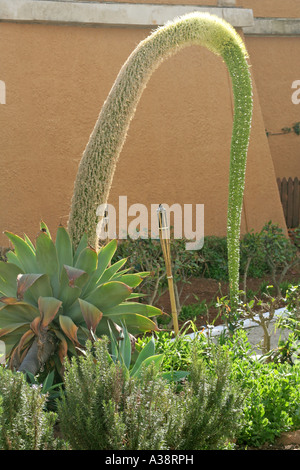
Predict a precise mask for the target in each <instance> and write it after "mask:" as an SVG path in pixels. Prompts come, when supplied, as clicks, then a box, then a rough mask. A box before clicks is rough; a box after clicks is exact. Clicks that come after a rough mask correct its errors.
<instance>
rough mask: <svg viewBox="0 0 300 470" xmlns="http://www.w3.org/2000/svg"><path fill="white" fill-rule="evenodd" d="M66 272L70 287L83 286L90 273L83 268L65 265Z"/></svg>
mask: <svg viewBox="0 0 300 470" xmlns="http://www.w3.org/2000/svg"><path fill="white" fill-rule="evenodd" d="M64 271H65V272H66V274H67V277H68V285H69V287H80V288H82V287H83V286H84V284H85V283H86V282H87V280H88V277H89V275H88V273H86V272H85V271H83V270H82V269H77V268H73V267H72V266H67V265H66V264H65V265H64V270H63V271H62V273H63V272H64Z"/></svg>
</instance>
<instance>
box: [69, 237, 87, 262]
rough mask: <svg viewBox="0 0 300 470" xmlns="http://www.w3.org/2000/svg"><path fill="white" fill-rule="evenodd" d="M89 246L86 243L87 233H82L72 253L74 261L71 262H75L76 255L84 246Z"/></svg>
mask: <svg viewBox="0 0 300 470" xmlns="http://www.w3.org/2000/svg"><path fill="white" fill-rule="evenodd" d="M88 246H89V244H88V238H87V234H86V233H84V234H83V236H82V238H81V240H80V242H79V245H78V247H77V249H76V251H75V253H74V262H73V264H76V262H77V259H78V256H79V255H80V253H81V252H82V250H84V249H85V248H87V247H88Z"/></svg>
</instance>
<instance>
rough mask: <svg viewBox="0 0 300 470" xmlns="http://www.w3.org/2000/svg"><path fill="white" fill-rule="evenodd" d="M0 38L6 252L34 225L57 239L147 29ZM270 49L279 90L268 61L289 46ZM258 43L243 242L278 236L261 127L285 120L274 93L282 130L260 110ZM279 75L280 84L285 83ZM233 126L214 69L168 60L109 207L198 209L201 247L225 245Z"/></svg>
mask: <svg viewBox="0 0 300 470" xmlns="http://www.w3.org/2000/svg"><path fill="white" fill-rule="evenodd" d="M151 3H153V2H151ZM160 3H161V2H160ZM203 3H204V2H203ZM197 4H199V1H197ZM210 4H211V5H212V4H213V2H210ZM246 6H248V5H246ZM0 27H1V38H2V41H1V42H0V54H1V57H2V64H3V67H2V70H1V77H0V78H1V80H4V81H5V83H6V86H7V97H6V105H2V106H1V108H0V111H1V125H0V139H1V142H2V145H1V163H2V165H1V167H2V185H1V187H0V232H1V235H0V245H4V246H5V244H6V237H5V236H3V235H2V232H3V230H10V231H13V232H15V233H19V234H22V233H23V232H25V233H27V234H28V235H29V236H31V237H34V236H35V235H36V233H37V230H38V223H39V220H40V219H41V218H43V219H44V220H45V221H46V223H47V224H48V225H49V227H50V229H51V230H53V231H55V229H56V227H57V225H58V224H59V223H60V222H62V223H66V221H67V218H68V213H69V206H70V200H71V196H72V190H73V183H74V179H75V176H76V171H77V166H78V163H79V160H80V157H81V155H82V152H83V150H84V148H85V145H86V143H87V141H88V138H89V135H90V133H91V131H92V129H93V126H94V124H95V121H96V118H97V116H98V113H99V111H100V109H101V106H102V104H103V102H104V100H105V99H106V96H107V94H108V92H109V90H110V88H111V86H112V84H113V82H114V80H115V78H116V76H117V74H118V72H119V69H120V67H121V66H122V64H123V63H124V61H125V60H126V58H127V57H128V55H129V54H130V53H131V51H132V50H133V49H134V47H135V46H136V45H137V44H138V43H139V41H140V40H142V39H143V38H145V37H146V36H147V35H148V34H149V32H150V28H128V27H127V28H109V27H106V28H89V27H78V26H54V25H39V24H15V23H1V26H0ZM273 40H274V38H270V41H269V42H268V41H267V42H266V47H267V48H268V50H269V53H270V54H272V57H273V60H271V59H268V60H267V67H268V72H267V77H268V80H271V79H272V76H273V81H275V83H276V82H277V80H278V66H277V65H276V61H277V60H278V58H279V59H280V58H281V59H282V60H283V58H285V55H286V54H287V51H288V50H289V46H287V47H286V49H285V46H284V43H282V40H281V39H278V44H280V47H279V51H278V47H277V46H276V47H273V46H272V44H274V43H272V42H271V41H273ZM262 41H264V39H262V38H260V39H256V38H246V43H247V46H248V49H249V52H250V60H251V63H252V73H253V78H254V119H253V128H252V134H251V141H250V148H249V156H248V164H247V178H246V192H245V201H244V213H243V220H242V231H246V230H250V229H252V228H253V229H255V230H259V229H260V228H261V226H262V225H263V224H264V223H265V222H266V221H268V220H273V221H274V222H278V223H279V224H280V225H282V226H284V220H283V214H282V209H281V205H280V201H279V195H278V190H277V186H276V173H275V172H276V171H277V170H278V165H277V163H276V162H277V161H278V160H279V158H277V160H276V158H275V160H274V163H273V160H272V156H273V153H272V156H271V152H273V148H272V144H270V142H271V140H270V139H267V137H266V134H265V125H266V123H267V124H268V126H272V128H273V127H274V128H277V126H278V125H281V122H283V124H284V125H285V124H287V121H286V118H287V117H288V112H287V114H286V115H285V116H286V118H285V117H284V119H283V114H282V109H283V108H285V107H286V101H285V100H286V99H287V98H285V96H282V91H281V92H280V93H281V98H280V100H281V101H280V106H281V117H282V121H281V120H278V121H276V120H275V119H274V108H275V103H274V95H273V102H272V106H273V108H270V110H269V109H268V110H266V106H267V105H268V93H269V92H270V93H271V91H269V89H268V87H267V86H266V84H265V81H264V78H263V75H262V71H265V67H264V63H263V55H264V45H263V44H264V43H262ZM291 41H292V40H291ZM291 44H294V43H292V42H291ZM291 44H290V45H291ZM291 47H294V46H291ZM295 47H296V46H295ZM270 51H271V52H270ZM286 61H288V59H287V58H286ZM284 73H285V74H286V78H285V79H284V80H286V81H287V82H288V81H289V80H290V78H291V77H292V75H293V74H292V73H291V76H289V75H288V72H287V71H284ZM272 74H273V75H272ZM298 78H300V77H298ZM293 79H297V77H294V76H293ZM272 87H273V93H274V88H276V86H275V84H274V83H272ZM295 108H296V106H295ZM292 109H293V110H294V108H292ZM295 112H296V109H295ZM278 116H279V115H278ZM295 117H296V116H295ZM291 118H292V116H291ZM293 119H294V115H293ZM231 126H232V96H231V87H230V79H229V75H228V72H227V70H226V67H225V65H224V64H223V63H222V61H221V60H220V59H219V58H218V57H216V56H214V55H213V54H212V53H210V52H209V51H207V50H205V49H203V48H196V47H190V48H188V49H185V50H183V51H181V52H180V53H178V54H177V55H176V56H174V57H172V58H171V59H168V61H166V62H165V63H164V64H163V65H162V66H161V67H160V68H159V69H158V70H157V71H156V72H155V74H154V75H153V77H152V78H151V80H150V82H149V84H148V87H147V88H146V90H145V92H144V94H143V97H142V99H141V102H140V104H139V106H138V109H137V112H136V115H135V118H134V119H133V121H132V124H131V127H130V129H129V135H128V138H127V141H126V143H125V146H124V149H123V151H122V154H121V157H120V160H119V163H118V166H117V169H116V173H115V178H114V181H113V186H112V190H111V194H110V200H109V202H111V203H113V204H114V205H116V206H117V204H118V197H119V196H120V195H126V196H127V197H128V205H130V204H133V203H136V202H138V203H143V204H146V205H147V206H149V205H150V204H159V203H161V202H164V203H167V204H170V205H171V204H173V203H175V202H177V203H180V204H184V203H186V204H187V203H192V204H196V203H198V204H204V207H205V235H209V234H215V235H224V234H225V233H226V218H227V196H228V189H227V187H228V168H229V151H230V138H231ZM290 137H292V136H284V138H287V139H288V138H290ZM274 139H275V137H274ZM292 139H293V137H292ZM269 144H270V147H269ZM270 148H271V152H270ZM293 152H294V150H293ZM275 153H276V152H275ZM289 171H290V170H289ZM285 176H286V175H285ZM288 176H290V175H288Z"/></svg>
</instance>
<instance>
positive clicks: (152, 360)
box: [130, 354, 164, 378]
mask: <svg viewBox="0 0 300 470" xmlns="http://www.w3.org/2000/svg"><path fill="white" fill-rule="evenodd" d="M163 358H164V354H157V355H155V356H150V357H148V358H147V359H145V360H144V361H143V362H142V364H141V365H140V367H139V368H138V369H137V370H136V371H135V372H134V373H132V372H131V373H130V376H131V377H135V378H139V377H140V374H141V371H142V368H143V367H149V366H150V364H154V367H155V369H156V370H159V369H160V367H161V364H162V361H163Z"/></svg>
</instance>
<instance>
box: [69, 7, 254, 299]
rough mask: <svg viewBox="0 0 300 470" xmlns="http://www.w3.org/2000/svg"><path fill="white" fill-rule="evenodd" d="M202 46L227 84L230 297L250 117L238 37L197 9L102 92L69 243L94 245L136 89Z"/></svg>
mask: <svg viewBox="0 0 300 470" xmlns="http://www.w3.org/2000/svg"><path fill="white" fill-rule="evenodd" d="M191 45H199V46H205V47H207V48H208V49H209V50H211V51H212V52H213V53H215V54H217V55H219V56H221V57H222V58H223V60H224V62H225V63H226V65H227V67H228V70H229V73H230V76H231V80H232V87H233V95H234V123H233V132H232V143H231V155H230V176H229V201H228V234H227V235H228V255H229V276H230V283H231V293H232V295H231V297H232V298H237V295H238V279H239V235H240V221H241V211H242V200H243V192H244V182H245V169H246V157H247V149H248V143H249V135H250V127H251V118H252V86H251V77H250V72H249V66H248V63H247V51H246V48H245V46H244V44H243V41H242V39H241V38H240V36H239V35H238V34H237V32H236V31H235V30H234V28H233V27H232V26H231V25H229V24H228V23H227V22H225V21H224V20H222V19H220V18H218V17H216V16H212V15H209V14H203V13H192V14H188V15H185V16H182V17H181V18H179V19H175V20H174V21H172V22H169V23H167V24H166V25H165V26H163V27H161V28H158V29H157V30H155V31H154V32H153V33H152V34H151V35H150V36H149V37H148V38H146V39H145V40H144V41H142V42H141V43H140V44H139V45H138V46H137V47H136V49H135V50H134V51H133V52H132V54H131V55H130V56H129V58H128V59H127V61H126V62H125V64H124V65H123V67H122V68H121V70H120V72H119V75H118V77H117V79H116V81H115V83H114V85H113V87H112V89H111V91H110V93H109V95H108V98H107V100H106V102H105V103H104V105H103V108H102V110H101V112H100V115H99V118H98V120H97V123H96V125H95V127H94V130H93V132H92V134H91V136H90V140H89V142H88V145H87V147H86V149H85V151H84V154H83V156H82V159H81V162H80V165H79V169H78V174H77V178H76V181H75V187H74V194H73V199H72V205H71V211H70V217H69V226H68V229H69V232H70V234H71V236H72V239H73V242H74V244H75V245H77V244H78V243H79V240H80V239H81V237H82V234H83V233H84V232H85V231H87V234H88V238H89V242H90V243H91V244H92V245H95V243H97V241H96V240H95V237H96V235H95V234H96V225H97V216H96V209H97V207H98V205H99V204H104V203H106V202H107V199H108V195H109V190H110V187H111V183H112V179H113V175H114V171H115V167H116V163H117V160H118V157H119V154H120V152H121V150H122V147H123V145H124V142H125V139H126V134H127V130H128V127H129V124H130V121H131V119H132V118H133V116H134V113H135V109H136V107H137V104H138V102H139V99H140V97H141V95H142V92H143V90H144V88H145V86H146V84H147V82H148V80H149V79H150V77H151V75H152V73H153V72H154V70H155V69H156V68H157V67H158V66H159V65H160V63H161V62H163V60H165V59H166V58H168V57H169V56H171V55H173V54H175V53H176V52H177V51H179V50H180V49H182V48H184V47H186V46H191Z"/></svg>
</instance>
